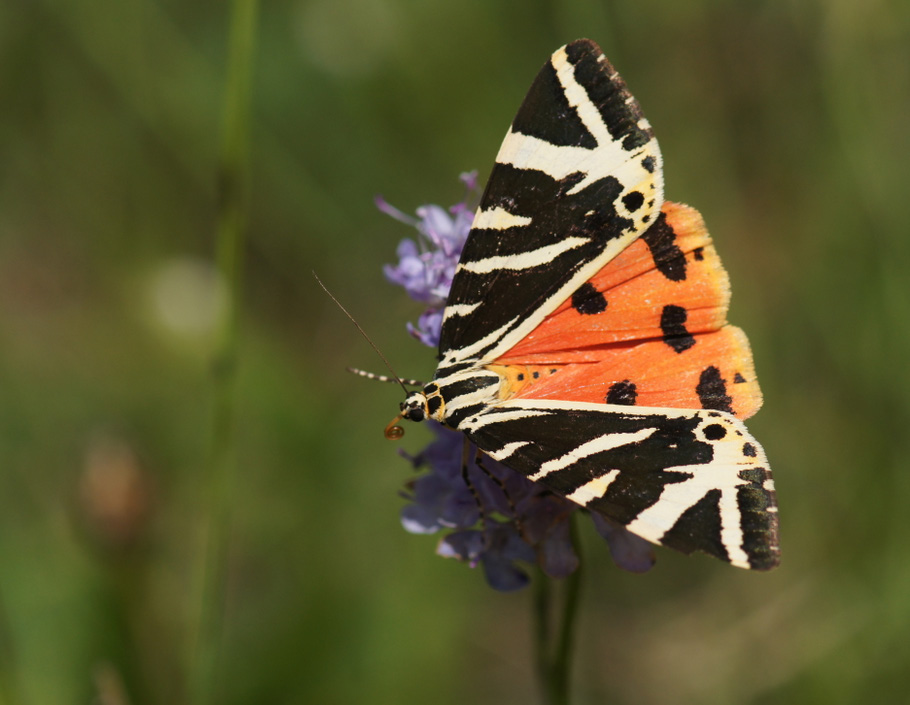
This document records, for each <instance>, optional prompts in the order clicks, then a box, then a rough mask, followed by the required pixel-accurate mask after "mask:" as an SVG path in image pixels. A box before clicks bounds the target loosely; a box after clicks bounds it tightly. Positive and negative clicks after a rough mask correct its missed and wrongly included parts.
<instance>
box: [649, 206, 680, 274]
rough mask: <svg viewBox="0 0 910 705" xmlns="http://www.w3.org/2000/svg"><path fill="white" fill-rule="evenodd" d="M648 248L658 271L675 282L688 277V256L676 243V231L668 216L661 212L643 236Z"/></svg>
mask: <svg viewBox="0 0 910 705" xmlns="http://www.w3.org/2000/svg"><path fill="white" fill-rule="evenodd" d="M641 239H642V240H644V242H645V244H646V245H647V246H648V249H649V250H650V251H651V257H652V259H653V260H654V265H655V266H656V267H657V271H659V272H660V273H661V274H663V275H664V276H665V277H666V278H667V279H669V280H670V281H673V282H681V281H685V279H686V256H685V254H684V253H683V251H682V250H681V249H680V247H679V245H677V244H676V232H675V231H674V230H673V228H671V227H670V225H669V223H667V216H666V215H665V214H664V213H661V214H660V215H658V216H657V220H655V221H654V224H653V225H652V226H651V227H650V228H648V229H647V230H646V231H645V232H644V233H643V234H642V236H641Z"/></svg>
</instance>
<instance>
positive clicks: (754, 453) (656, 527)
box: [459, 399, 779, 570]
mask: <svg viewBox="0 0 910 705" xmlns="http://www.w3.org/2000/svg"><path fill="white" fill-rule="evenodd" d="M459 428H460V429H461V430H462V431H464V432H465V433H466V434H467V435H468V436H469V438H470V439H471V440H472V441H473V442H474V443H475V444H476V445H477V447H478V448H480V449H481V450H483V451H485V452H486V453H487V455H489V456H490V457H491V458H493V459H495V460H498V461H501V462H503V463H504V464H506V465H508V466H509V467H511V468H513V469H515V470H517V471H519V472H521V473H523V474H525V475H527V476H528V477H529V478H530V479H532V480H534V481H535V482H540V483H542V484H543V485H545V486H546V487H548V488H549V489H551V490H553V491H555V492H557V493H559V494H561V495H563V496H565V497H567V498H569V499H570V500H572V501H574V502H576V503H578V504H580V505H582V506H585V507H588V508H589V509H591V510H593V511H596V512H599V513H601V514H603V515H605V516H607V517H609V518H611V519H613V520H615V521H617V522H619V523H620V524H622V525H624V526H625V527H626V528H627V529H628V530H629V531H631V532H632V533H634V534H637V535H638V536H641V537H642V538H645V539H647V540H649V541H652V542H654V543H657V544H661V545H664V546H668V547H670V548H673V549H676V550H678V551H682V552H684V553H692V552H693V551H704V552H705V553H708V554H711V555H714V556H717V557H718V558H721V559H722V560H726V561H728V562H730V563H732V564H733V565H736V566H739V567H741V568H753V569H758V570H767V569H770V568H773V567H775V566H776V565H777V564H778V562H779V547H778V528H777V527H778V519H777V504H776V497H775V493H774V484H773V480H772V479H771V471H770V469H769V467H768V462H767V460H766V458H765V454H764V451H763V450H762V448H761V446H760V445H759V444H758V442H757V441H756V440H755V439H754V438H752V436H751V435H750V434H749V432H748V431H747V430H746V427H745V426H744V425H743V424H742V422H740V421H739V420H738V419H736V417H734V416H732V415H731V414H727V413H725V412H721V411H712V410H688V409H648V408H630V407H626V406H611V405H599V404H581V403H573V402H559V401H541V400H530V399H526V400H520V399H512V400H506V401H504V402H501V403H500V404H498V405H496V406H493V407H488V408H487V409H486V410H484V411H482V412H480V413H478V414H476V415H474V416H472V417H470V418H468V419H465V420H464V421H463V422H462V423H461V425H460V426H459Z"/></svg>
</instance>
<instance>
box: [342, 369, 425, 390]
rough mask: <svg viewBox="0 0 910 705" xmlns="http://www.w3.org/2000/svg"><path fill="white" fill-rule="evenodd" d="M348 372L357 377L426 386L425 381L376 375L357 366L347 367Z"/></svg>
mask: <svg viewBox="0 0 910 705" xmlns="http://www.w3.org/2000/svg"><path fill="white" fill-rule="evenodd" d="M348 372H350V373H351V374H355V375H357V376H358V377H366V378H367V379H372V380H376V381H377V382H401V383H402V384H406V385H407V386H409V387H426V386H427V383H426V382H421V381H420V380H419V379H397V378H395V377H388V376H386V375H378V374H376V373H375V372H367V371H366V370H361V369H359V368H357V367H348Z"/></svg>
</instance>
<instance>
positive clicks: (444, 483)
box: [376, 172, 654, 590]
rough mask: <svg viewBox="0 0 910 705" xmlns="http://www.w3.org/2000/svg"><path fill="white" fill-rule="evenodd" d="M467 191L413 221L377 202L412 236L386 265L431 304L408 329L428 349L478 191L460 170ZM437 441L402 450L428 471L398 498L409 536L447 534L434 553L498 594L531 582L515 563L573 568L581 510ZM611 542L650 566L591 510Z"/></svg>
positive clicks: (627, 559)
mask: <svg viewBox="0 0 910 705" xmlns="http://www.w3.org/2000/svg"><path fill="white" fill-rule="evenodd" d="M461 180H462V182H463V183H464V184H465V186H466V187H467V191H466V195H465V198H464V200H463V201H462V202H460V203H458V204H456V205H454V206H452V207H451V208H449V209H448V210H445V209H443V208H441V207H439V206H434V205H427V206H422V207H420V208H418V209H417V211H416V213H417V217H416V218H415V217H413V216H409V215H407V214H405V213H402V212H401V211H399V210H398V209H396V208H394V207H393V206H391V205H389V204H388V203H386V201H384V200H382V199H381V198H377V201H376V203H377V205H378V207H379V208H380V210H382V211H383V212H384V213H386V214H388V215H391V216H392V217H394V218H396V219H397V220H400V221H401V222H403V223H406V224H408V225H410V226H412V227H414V228H415V229H416V230H417V235H416V237H414V238H413V239H411V238H408V239H405V240H402V242H401V243H400V244H399V246H398V252H397V254H398V264H397V265H394V266H393V265H386V266H385V267H384V272H385V275H386V277H387V278H388V279H389V281H391V282H393V283H395V284H399V285H401V286H403V287H404V289H405V291H407V293H408V295H409V296H410V297H411V298H412V299H414V300H415V301H418V302H420V303H422V304H424V305H425V306H426V307H427V308H426V309H425V310H424V312H423V313H422V314H421V315H420V317H419V318H418V320H417V325H416V326H415V325H414V324H412V323H408V324H407V330H408V332H409V333H410V334H411V335H412V336H413V337H415V338H417V339H418V340H419V341H420V342H422V343H424V344H425V345H428V346H430V347H437V346H438V345H439V334H440V330H441V328H442V316H443V311H444V309H445V302H446V298H447V297H448V294H449V289H450V288H451V285H452V278H453V277H454V275H455V268H456V267H457V265H458V260H459V258H460V257H461V250H462V248H463V247H464V243H465V241H466V240H467V237H468V232H469V231H470V227H471V221H472V219H473V216H472V210H471V208H470V207H469V205H468V200H469V199H470V198H472V197H473V194H474V193H475V192H476V172H472V173H470V174H462V176H461ZM430 423H431V426H432V427H433V432H434V434H435V436H436V437H435V439H434V440H433V441H432V442H431V443H430V444H429V445H428V446H427V447H426V448H424V449H423V450H422V451H421V452H420V453H418V454H417V455H416V456H409V455H407V454H405V453H402V455H404V457H406V458H407V459H408V460H409V461H410V462H411V463H412V464H413V466H414V468H415V469H417V470H426V472H425V473H424V474H422V475H420V476H419V477H417V478H415V479H413V480H412V481H411V482H409V483H408V486H407V487H406V489H405V491H404V492H403V493H402V494H403V496H404V497H405V498H406V499H407V500H408V504H406V505H405V507H404V508H403V509H402V510H401V523H402V525H403V526H404V528H405V529H406V530H407V531H409V532H411V533H418V534H432V533H437V532H448V533H446V534H445V535H444V536H443V537H442V538H441V539H440V541H439V544H438V547H437V550H436V552H437V553H438V554H439V555H441V556H445V557H448V558H457V559H459V560H461V561H464V562H466V563H468V564H469V565H471V566H472V567H476V566H478V565H479V566H481V567H482V568H483V571H484V575H485V576H486V579H487V582H488V583H489V584H490V585H491V586H492V587H493V588H495V589H497V590H516V589H519V588H522V587H524V586H525V585H527V583H528V580H529V578H528V575H527V573H526V572H525V570H524V569H523V568H522V567H521V566H520V565H519V563H521V562H524V563H537V564H538V566H540V568H541V570H542V571H543V572H544V573H545V574H546V575H549V576H550V577H554V578H561V577H565V576H567V575H569V574H571V573H572V572H573V571H575V570H576V568H577V567H578V563H579V560H578V555H577V554H576V552H575V548H574V545H573V542H572V535H571V533H572V532H571V524H570V518H571V516H572V515H573V514H574V513H576V512H578V511H583V510H582V509H581V507H579V505H577V504H575V503H574V502H571V501H569V500H568V499H565V498H563V497H560V496H558V495H555V494H553V493H552V492H550V491H549V490H548V489H546V488H545V487H544V486H543V485H541V484H539V483H535V482H532V481H531V480H529V479H528V478H527V477H525V476H524V475H522V474H521V473H518V472H516V471H515V470H512V469H511V468H509V467H506V466H505V465H502V464H501V463H498V462H496V461H494V460H492V459H491V458H489V457H486V456H483V455H482V454H481V455H480V456H479V457H480V458H481V459H480V461H479V462H478V460H477V458H478V453H477V452H476V449H475V448H474V447H473V446H471V447H470V448H469V455H468V457H469V458H470V459H471V460H470V462H469V463H468V465H467V468H466V470H463V469H462V465H463V460H462V458H463V457H464V443H465V437H464V435H463V434H461V433H459V432H457V431H453V430H451V429H449V428H446V427H444V426H442V425H440V424H437V423H435V422H430ZM592 517H593V519H594V522H595V526H596V528H597V530H598V532H599V533H600V534H601V536H603V537H604V539H605V540H606V541H607V544H608V546H609V548H610V553H611V555H612V556H613V560H614V561H615V562H616V563H617V565H619V566H620V567H621V568H624V569H626V570H630V571H633V572H643V571H645V570H648V569H649V568H650V567H651V566H652V565H653V563H654V553H653V551H652V549H651V545H650V544H649V543H648V542H647V541H645V540H644V539H642V538H639V537H638V536H636V535H634V534H631V533H629V532H628V531H626V530H625V528H623V527H622V526H621V525H619V524H617V523H615V522H613V521H611V520H609V519H607V518H605V517H602V516H600V515H597V514H592Z"/></svg>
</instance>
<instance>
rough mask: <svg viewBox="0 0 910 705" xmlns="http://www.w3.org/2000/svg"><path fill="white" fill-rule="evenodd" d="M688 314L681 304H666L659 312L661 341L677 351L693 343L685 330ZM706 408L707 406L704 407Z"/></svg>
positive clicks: (681, 350)
mask: <svg viewBox="0 0 910 705" xmlns="http://www.w3.org/2000/svg"><path fill="white" fill-rule="evenodd" d="M688 317H689V314H687V313H686V309H684V308H683V307H682V306H676V305H674V304H667V305H666V306H664V308H663V311H661V314H660V330H661V332H662V333H663V335H664V337H663V341H664V342H665V343H666V344H667V345H669V346H670V347H671V348H673V350H675V351H676V352H677V353H681V352H685V351H686V350H688V349H689V348H691V347H692V346H693V345H695V338H693V337H692V335H691V334H690V333H689V331H688V330H686V319H688ZM706 408H707V407H706Z"/></svg>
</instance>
